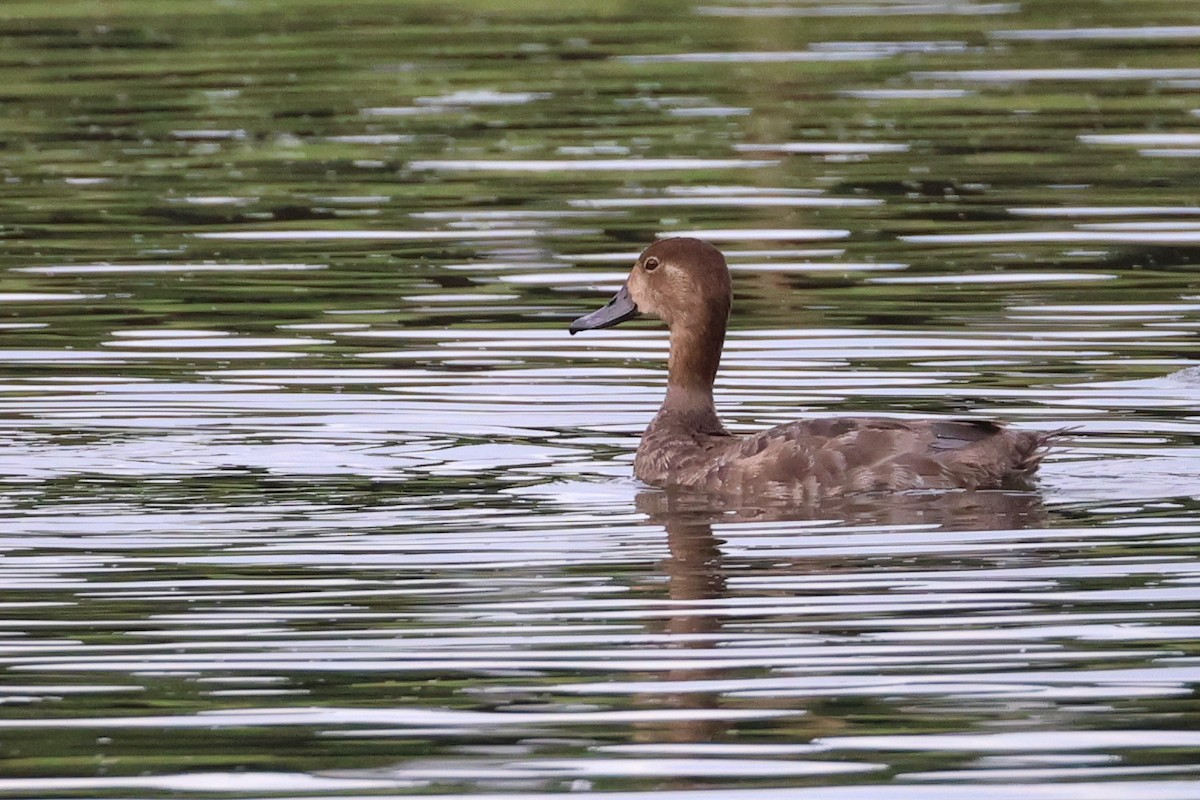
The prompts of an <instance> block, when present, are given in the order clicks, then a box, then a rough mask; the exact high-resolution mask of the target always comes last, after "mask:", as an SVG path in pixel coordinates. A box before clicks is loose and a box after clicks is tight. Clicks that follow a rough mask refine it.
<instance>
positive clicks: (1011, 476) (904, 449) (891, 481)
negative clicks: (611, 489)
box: [634, 414, 1047, 502]
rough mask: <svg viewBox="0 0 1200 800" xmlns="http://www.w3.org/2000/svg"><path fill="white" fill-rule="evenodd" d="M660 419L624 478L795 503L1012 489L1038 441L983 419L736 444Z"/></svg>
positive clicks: (1021, 481) (879, 425) (902, 423)
mask: <svg viewBox="0 0 1200 800" xmlns="http://www.w3.org/2000/svg"><path fill="white" fill-rule="evenodd" d="M672 416H673V415H670V414H660V415H659V416H658V417H656V418H655V420H654V422H652V423H651V424H650V427H649V428H647V429H646V432H645V434H644V435H643V436H642V441H641V444H640V446H639V447H638V450H637V455H636V457H635V459H634V474H635V475H636V476H637V477H638V478H639V479H640V480H642V481H644V482H646V483H649V484H652V485H654V486H682V487H688V488H693V489H703V490H706V491H711V492H721V491H725V490H728V489H734V490H736V491H737V492H738V493H741V494H751V495H754V494H769V495H780V494H783V495H787V496H790V497H793V498H794V499H796V500H797V501H799V502H813V501H816V500H818V499H821V498H829V497H839V496H843V495H847V494H854V493H860V492H901V491H911V490H945V489H999V488H1020V487H1023V486H1025V485H1026V484H1027V482H1028V480H1029V478H1030V477H1031V476H1032V475H1033V473H1034V471H1035V470H1036V469H1037V465H1038V462H1039V461H1040V460H1041V455H1042V453H1043V452H1044V446H1045V444H1046V439H1047V436H1046V435H1044V434H1040V433H1036V432H1032V431H1014V430H1011V429H1008V428H1005V427H1004V426H1002V425H999V424H996V423H994V422H988V421H975V420H952V419H947V420H919V421H907V420H896V419H887V418H853V417H828V418H817V419H807V420H799V421H796V422H791V423H787V424H785V425H779V426H776V427H774V428H768V429H767V430H763V431H758V432H756V433H751V434H748V435H745V436H734V435H730V434H728V433H723V434H713V433H707V432H703V431H698V430H696V429H695V428H694V427H693V426H690V425H689V424H687V423H686V422H681V421H680V420H677V419H673V418H672Z"/></svg>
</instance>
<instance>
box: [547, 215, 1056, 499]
mask: <svg viewBox="0 0 1200 800" xmlns="http://www.w3.org/2000/svg"><path fill="white" fill-rule="evenodd" d="M732 296H733V295H732V290H731V288H730V280H729V268H728V267H727V266H726V264H725V257H724V256H723V255H721V251H719V250H717V248H715V247H713V246H712V245H710V244H707V243H705V242H702V241H700V240H698V239H685V238H677V239H664V240H662V241H658V242H655V243H654V244H652V245H650V246H649V247H648V248H646V250H645V251H644V252H643V253H642V254H641V256H639V257H638V260H637V262H636V263H635V264H634V267H633V271H632V272H631V273H630V275H629V279H628V280H627V281H626V283H625V285H624V286H623V287H622V288H621V291H619V292H618V293H617V295H616V296H615V297H614V298H613V299H612V300H611V301H610V302H609V304H608V305H606V306H604V307H603V308H601V309H599V310H597V311H595V312H593V313H591V314H588V315H586V316H584V317H580V318H579V319H577V320H575V322H574V323H572V324H571V333H576V332H578V331H581V330H588V329H592V328H606V327H609V326H610V325H616V324H618V323H620V322H623V321H625V320H626V319H630V318H632V317H635V316H638V315H640V314H648V315H651V316H655V317H658V318H659V319H662V320H663V321H665V322H666V323H667V326H668V328H669V329H670V334H671V351H670V356H669V359H668V363H667V394H666V397H665V398H664V400H663V404H662V408H660V409H659V412H658V414H657V415H656V416H655V417H654V419H653V421H651V423H650V426H649V427H648V428H647V429H646V432H645V433H644V434H643V436H642V442H641V445H640V446H639V447H638V450H637V456H636V458H635V459H634V462H633V471H634V474H635V475H637V477H638V478H640V479H641V480H643V481H645V482H646V483H649V484H653V485H655V486H686V487H692V488H697V489H703V490H711V491H719V492H734V493H738V494H758V493H762V494H770V495H775V496H779V495H783V496H785V497H790V498H793V499H795V500H796V501H800V502H813V501H815V500H819V499H821V498H828V497H837V496H841V495H847V494H853V493H859V492H880V491H889V492H897V491H905V490H912V489H997V488H1003V487H1008V486H1012V485H1020V484H1022V483H1023V482H1024V481H1025V480H1026V479H1028V478H1029V476H1031V475H1032V474H1033V472H1034V470H1035V469H1036V468H1037V465H1038V462H1039V461H1040V459H1041V453H1042V450H1043V448H1044V446H1045V444H1046V441H1047V439H1048V438H1049V435H1048V434H1041V433H1034V432H1029V431H1014V430H1011V429H1008V428H1005V427H1003V426H1001V425H998V424H996V423H993V422H985V421H974V420H951V419H933V420H918V421H906V420H894V419H881V418H874V419H873V418H845V417H840V418H822V419H810V420H800V421H797V422H790V423H787V424H785V425H779V426H776V427H774V428H769V429H767V430H764V431H759V432H758V433H751V434H748V435H746V436H734V435H732V434H730V433H729V432H728V431H727V430H725V426H724V425H722V424H721V420H720V419H719V418H718V417H717V412H716V407H715V406H714V405H713V394H712V389H713V381H714V379H715V378H716V374H717V367H718V365H719V363H720V360H721V348H722V346H723V344H724V342H725V327H726V324H727V322H728V319H729V308H730V303H731V300H732Z"/></svg>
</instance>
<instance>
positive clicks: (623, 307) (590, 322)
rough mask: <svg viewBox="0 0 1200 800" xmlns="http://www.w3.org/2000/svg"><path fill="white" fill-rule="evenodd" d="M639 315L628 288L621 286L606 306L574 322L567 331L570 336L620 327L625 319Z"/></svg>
mask: <svg viewBox="0 0 1200 800" xmlns="http://www.w3.org/2000/svg"><path fill="white" fill-rule="evenodd" d="M639 313H640V312H639V311H638V307H637V303H634V302H633V298H632V297H630V296H629V287H628V286H622V287H621V291H619V292H617V293H616V295H614V296H613V299H612V300H609V301H608V304H607V305H605V306H604V307H602V308H598V309H596V310H595V311H593V312H592V313H590V314H585V315H584V316H582V317H580V318H579V319H577V320H575V321H574V322H572V323H571V327H570V328H568V330H569V331H570V332H571V335H575V334H577V333H579V332H580V331H594V330H597V329H599V328H611V327H612V326H613V325H620V324H621V323H622V322H624V321H625V320H627V319H633V318H634V317H636V316H637V315H638V314H639Z"/></svg>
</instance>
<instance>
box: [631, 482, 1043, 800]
mask: <svg viewBox="0 0 1200 800" xmlns="http://www.w3.org/2000/svg"><path fill="white" fill-rule="evenodd" d="M636 505H637V508H638V510H639V511H641V512H642V513H644V514H645V515H646V517H647V524H649V525H661V526H663V527H664V528H665V531H666V535H667V544H668V548H669V555H668V557H667V558H666V559H664V560H663V562H662V564H661V569H662V571H663V573H664V574H665V576H666V578H667V595H668V597H669V599H670V600H671V602H672V603H673V604H679V611H678V612H677V613H673V614H670V615H669V616H667V618H666V619H665V620H664V621H663V622H662V623H661V625H662V628H661V630H662V632H664V633H667V634H669V635H670V637H671V639H672V640H673V641H674V646H675V647H676V648H679V649H684V650H693V651H702V652H704V653H708V652H712V651H714V650H717V651H723V652H725V653H728V652H729V651H728V650H727V649H726V647H727V646H728V645H731V644H735V643H736V642H735V640H736V638H737V634H736V632H735V631H726V630H725V626H726V624H727V621H728V620H729V619H730V612H731V610H732V609H734V608H735V607H736V608H739V609H743V611H744V607H743V606H735V605H734V604H733V603H732V602H731V598H730V591H729V587H728V580H729V575H730V574H733V575H737V574H739V573H745V572H746V570H747V569H748V568H749V569H750V570H751V572H750V574H754V575H757V576H760V577H761V576H762V575H763V574H764V572H770V573H772V574H775V575H778V576H780V577H786V576H789V575H796V576H806V575H814V574H828V575H830V576H831V577H833V576H836V575H837V574H838V573H841V572H844V571H845V570H846V567H845V565H844V563H843V561H842V559H840V558H834V557H828V558H824V557H820V556H802V557H801V556H793V557H782V558H781V557H780V554H779V552H778V551H775V550H774V549H768V550H767V551H766V552H765V553H764V554H763V556H762V558H764V559H768V560H769V561H770V566H769V567H764V566H763V565H762V564H761V563H759V564H757V565H755V564H754V563H753V562H755V561H759V559H758V558H756V557H755V555H754V553H753V551H752V550H750V551H747V550H746V547H745V545H739V544H738V543H737V540H738V539H740V538H742V536H741V533H742V531H743V530H744V531H745V533H746V535H747V537H751V538H752V537H754V536H755V535H756V534H757V535H763V534H764V533H765V531H762V530H756V528H757V526H756V525H755V524H754V523H755V522H763V523H773V524H772V525H771V526H770V531H769V532H770V535H772V536H779V535H781V532H780V529H779V527H778V526H777V525H776V524H774V523H779V522H785V521H789V520H794V521H797V528H798V530H796V531H795V536H796V538H797V539H800V538H801V537H803V534H804V530H805V529H806V528H808V527H809V526H806V525H805V524H804V522H802V520H805V521H811V520H812V519H813V516H814V514H813V510H812V509H797V508H795V507H787V506H784V505H781V504H775V505H761V504H760V505H758V506H756V507H746V506H741V507H737V508H722V507H720V506H719V505H714V502H713V496H712V495H711V494H708V493H705V492H697V491H695V490H691V489H678V488H672V489H666V490H646V491H643V492H640V493H639V494H638V495H637V498H636ZM820 516H821V517H822V519H829V520H831V521H835V520H836V521H838V522H840V523H842V524H849V525H854V524H855V523H869V524H871V525H873V526H878V525H880V524H882V525H886V526H898V525H907V526H913V525H920V526H928V527H932V528H940V529H945V530H960V531H961V530H1013V529H1022V528H1040V527H1044V526H1045V525H1046V524H1047V518H1046V513H1045V509H1044V507H1043V505H1042V502H1041V498H1040V496H1039V495H1037V494H1036V493H1033V492H1014V491H980V492H942V493H936V494H935V493H926V494H914V495H862V496H858V497H850V498H843V499H842V500H841V501H835V502H833V503H832V504H830V505H828V506H826V507H824V509H823V511H822V512H821V513H820ZM714 524H715V525H717V526H718V532H717V533H714V531H713V527H714ZM820 530H821V531H822V532H828V530H829V529H828V528H826V527H824V523H823V522H822V523H821V528H820ZM726 536H727V537H729V538H728V540H727V539H725V538H723V537H726ZM730 542H733V546H732V547H731V546H730V544H729V543H730ZM780 591H781V592H782V593H783V596H781V601H784V602H786V600H787V596H788V595H789V594H790V592H789V590H787V589H781V590H780ZM764 613H769V612H764ZM737 619H739V620H740V619H744V617H742V616H741V615H740V614H739V615H738V617H737ZM796 624H797V625H798V626H801V627H804V628H805V632H804V634H803V636H804V637H809V636H811V637H814V642H813V646H814V648H815V649H816V650H817V651H820V650H822V648H823V647H824V646H825V645H828V644H831V643H832V640H840V639H842V638H843V637H845V636H846V633H845V632H844V631H838V632H837V633H836V634H833V633H830V632H827V631H825V630H824V628H823V625H824V623H822V621H821V617H813V618H811V619H805V620H798V621H797V623H796ZM834 624H835V625H836V623H834ZM737 627H738V629H739V630H741V629H742V626H741V625H739V626H737ZM779 634H780V636H784V637H788V638H789V639H790V640H791V641H792V642H793V646H796V644H798V643H797V642H796V641H795V637H796V636H797V635H798V634H796V633H795V631H792V632H787V631H785V630H783V629H780V631H779ZM801 649H802V648H801ZM698 655H699V653H698ZM699 660H700V661H707V662H710V663H711V661H712V659H711V658H704V657H701V658H700V659H699ZM734 669H735V668H733V667H722V666H697V667H676V668H674V669H671V670H669V671H668V672H666V673H665V674H664V675H663V676H662V684H663V686H665V687H670V686H672V685H677V686H678V687H679V689H678V690H677V691H671V692H666V693H663V694H657V693H656V694H655V695H653V696H649V697H646V698H644V700H645V702H646V703H647V704H648V705H651V706H658V705H662V704H667V705H671V706H673V707H675V708H682V709H705V710H715V709H720V708H733V707H746V706H747V704H750V705H754V704H755V703H756V701H755V700H752V699H740V700H739V699H737V698H733V697H729V696H727V695H726V694H725V693H723V692H722V691H720V690H716V689H709V688H703V689H699V688H696V689H693V688H691V687H696V686H697V685H698V684H699V685H703V684H705V683H710V684H711V683H712V682H727V683H730V684H731V685H732V684H734V683H736V679H737V675H738V674H741V673H742V672H743V670H742V669H737V672H736V673H734V672H732V670H734ZM689 684H690V686H689ZM823 702H824V701H823V700H821V699H820V698H797V699H796V700H795V705H794V706H793V710H795V711H797V712H804V715H803V716H797V718H796V721H795V722H794V723H792V724H791V729H792V730H793V731H794V733H795V734H796V736H797V737H800V738H807V739H809V740H811V739H817V738H820V737H823V736H829V735H833V734H837V733H839V732H841V731H842V728H843V727H844V715H843V714H842V713H840V712H839V713H826V711H825V710H824V706H823ZM857 702H859V703H860V704H862V705H863V709H864V710H863V713H867V712H866V708H867V706H869V705H870V704H871V702H872V701H871V700H870V699H869V698H859V699H858V701H857ZM784 705H785V704H783V703H781V702H780V701H779V700H778V699H774V700H772V708H775V709H780V710H782V709H783V708H784ZM883 711H886V709H883ZM737 725H738V723H736V722H734V721H730V720H726V719H721V718H719V717H718V718H707V719H684V720H679V721H676V722H672V723H668V724H667V725H666V727H665V729H657V730H654V731H653V732H651V731H649V730H648V731H647V732H646V741H653V742H656V743H661V742H670V743H674V744H684V743H689V744H694V743H709V742H722V741H731V740H733V741H738V742H741V743H748V742H749V740H748V739H747V738H746V735H745V734H744V733H743V732H739V731H738V730H737V729H736V727H737ZM691 783H692V782H691V781H687V780H680V781H677V782H676V783H675V785H674V788H686V787H687V786H689V785H690V784H691Z"/></svg>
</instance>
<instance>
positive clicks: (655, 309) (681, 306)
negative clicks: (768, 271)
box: [569, 237, 732, 346]
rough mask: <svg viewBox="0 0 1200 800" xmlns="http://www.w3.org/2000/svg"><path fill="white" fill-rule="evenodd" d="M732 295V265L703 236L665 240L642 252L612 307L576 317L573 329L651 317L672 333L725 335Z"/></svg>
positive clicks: (610, 305) (614, 298) (607, 325)
mask: <svg viewBox="0 0 1200 800" xmlns="http://www.w3.org/2000/svg"><path fill="white" fill-rule="evenodd" d="M731 299H732V292H731V290H730V282H729V267H728V266H726V264H725V256H723V255H721V251H720V250H718V249H717V248H715V247H713V246H712V245H711V244H708V243H707V242H702V241H700V240H699V239H687V238H682V237H680V238H675V239H663V240H661V241H658V242H655V243H654V244H652V245H650V246H649V247H647V248H646V249H645V250H644V251H642V254H641V255H640V256H638V259H637V261H636V262H635V263H634V265H633V271H632V272H630V273H629V278H628V279H627V280H626V281H625V285H624V286H622V287H621V290H620V291H618V292H617V293H616V295H615V296H614V297H613V299H612V300H609V301H608V304H607V305H605V306H603V307H602V308H599V309H597V310H596V311H593V312H592V313H590V314H587V315H585V316H582V317H580V318H579V319H577V320H575V321H574V322H572V323H571V327H570V329H569V330H570V332H571V333H572V334H575V333H579V331H587V330H595V329H598V328H610V327H612V326H613V325H619V324H621V323H622V322H624V321H625V320H628V319H633V318H634V317H637V316H641V315H646V316H651V317H657V318H658V319H661V320H662V321H663V322H665V323H667V327H669V328H670V329H671V330H672V331H674V330H677V329H691V330H696V331H705V330H712V329H719V330H720V335H721V336H722V337H723V336H724V333H725V323H726V321H727V320H728V318H729V304H730V301H731ZM718 346H719V345H718Z"/></svg>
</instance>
